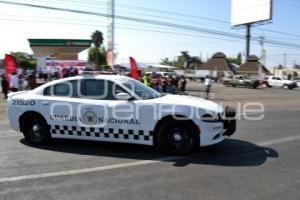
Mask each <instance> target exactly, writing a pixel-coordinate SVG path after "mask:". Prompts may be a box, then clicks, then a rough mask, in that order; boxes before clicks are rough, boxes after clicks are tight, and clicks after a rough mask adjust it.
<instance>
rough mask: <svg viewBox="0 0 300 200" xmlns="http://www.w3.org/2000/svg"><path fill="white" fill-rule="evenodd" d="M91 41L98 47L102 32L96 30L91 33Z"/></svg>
mask: <svg viewBox="0 0 300 200" xmlns="http://www.w3.org/2000/svg"><path fill="white" fill-rule="evenodd" d="M91 38H92V41H93V43H94V46H95V47H96V48H100V46H101V45H102V43H103V34H102V32H100V31H98V30H96V31H95V32H94V33H93V34H92V35H91Z"/></svg>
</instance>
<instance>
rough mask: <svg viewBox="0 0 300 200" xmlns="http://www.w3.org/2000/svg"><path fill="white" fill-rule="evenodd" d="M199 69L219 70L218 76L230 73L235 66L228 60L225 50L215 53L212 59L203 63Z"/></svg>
mask: <svg viewBox="0 0 300 200" xmlns="http://www.w3.org/2000/svg"><path fill="white" fill-rule="evenodd" d="M199 69H200V70H210V71H217V72H218V76H224V75H225V76H226V75H230V74H233V73H234V71H235V67H234V66H233V65H232V64H230V63H229V62H228V60H227V59H226V55H225V54H224V53H223V52H217V53H215V54H214V55H213V56H212V57H211V59H209V60H208V61H207V62H206V63H203V64H202V65H201V66H200V68H199Z"/></svg>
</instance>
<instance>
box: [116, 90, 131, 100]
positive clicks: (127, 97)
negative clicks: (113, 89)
mask: <svg viewBox="0 0 300 200" xmlns="http://www.w3.org/2000/svg"><path fill="white" fill-rule="evenodd" d="M116 98H117V99H118V100H125V101H127V100H130V99H132V96H131V95H130V94H128V93H125V92H121V93H118V94H116Z"/></svg>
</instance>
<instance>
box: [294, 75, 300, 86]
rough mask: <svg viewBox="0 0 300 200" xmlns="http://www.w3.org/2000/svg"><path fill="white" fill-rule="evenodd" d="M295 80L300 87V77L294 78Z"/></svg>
mask: <svg viewBox="0 0 300 200" xmlns="http://www.w3.org/2000/svg"><path fill="white" fill-rule="evenodd" d="M294 81H295V82H296V84H297V87H300V77H297V78H294Z"/></svg>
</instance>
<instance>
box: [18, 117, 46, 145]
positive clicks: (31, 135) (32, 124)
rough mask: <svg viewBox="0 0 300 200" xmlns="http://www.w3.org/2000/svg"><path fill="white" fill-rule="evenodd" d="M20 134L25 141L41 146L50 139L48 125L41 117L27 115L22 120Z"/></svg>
mask: <svg viewBox="0 0 300 200" xmlns="http://www.w3.org/2000/svg"><path fill="white" fill-rule="evenodd" d="M22 127H23V128H22V132H23V135H24V137H25V140H26V141H28V142H29V143H32V144H42V143H45V142H48V141H49V140H50V138H51V136H50V131H49V128H48V124H47V122H46V121H45V119H44V118H43V117H42V116H39V115H37V114H32V115H28V116H27V117H26V118H25V119H24V120H23V125H22Z"/></svg>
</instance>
